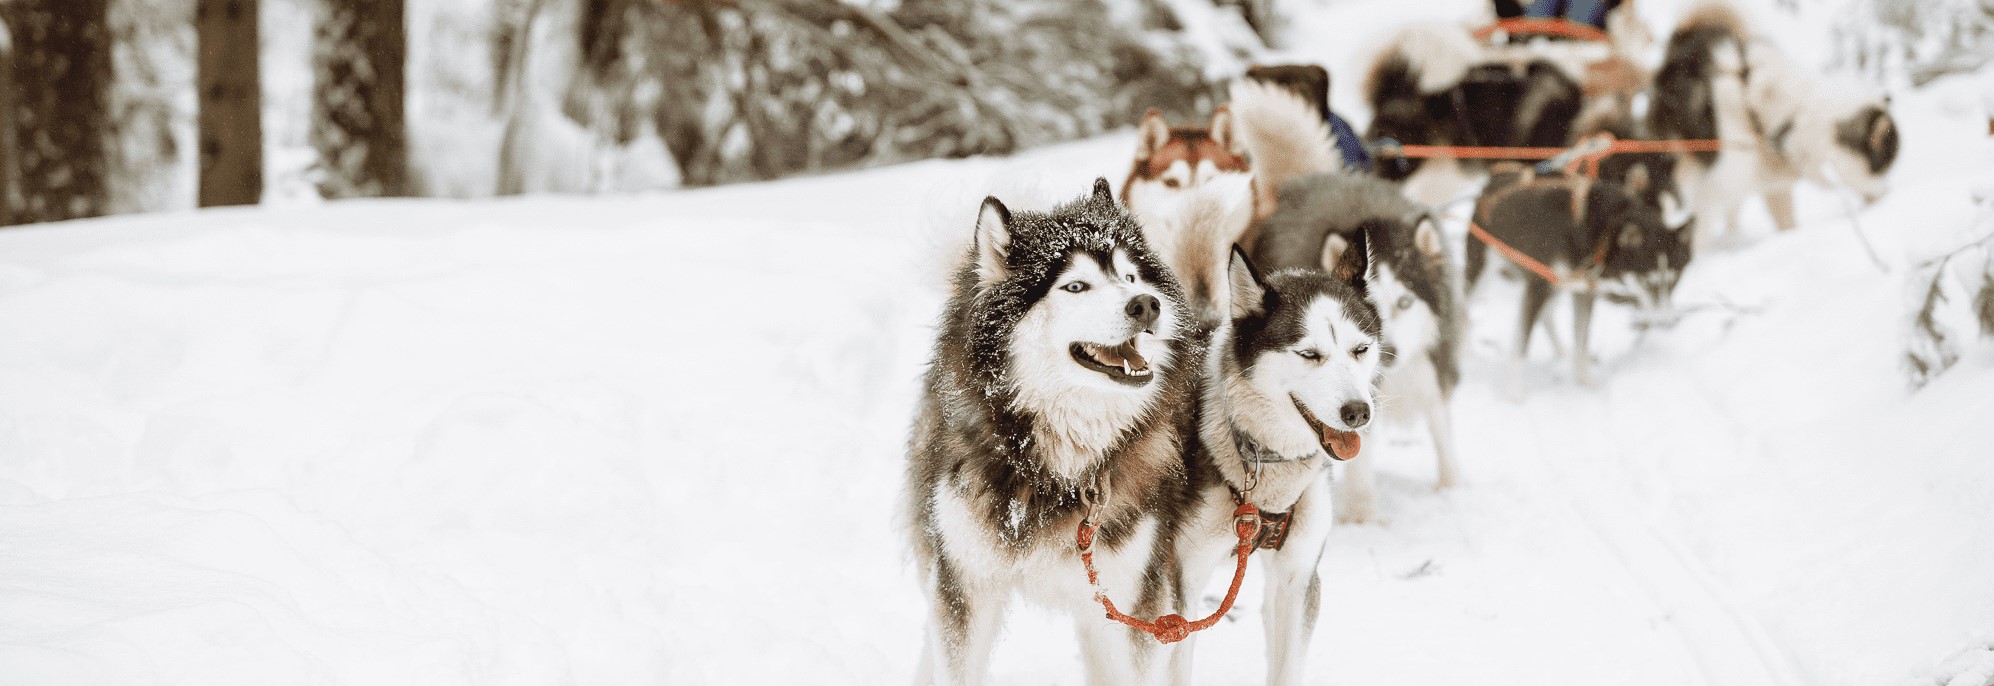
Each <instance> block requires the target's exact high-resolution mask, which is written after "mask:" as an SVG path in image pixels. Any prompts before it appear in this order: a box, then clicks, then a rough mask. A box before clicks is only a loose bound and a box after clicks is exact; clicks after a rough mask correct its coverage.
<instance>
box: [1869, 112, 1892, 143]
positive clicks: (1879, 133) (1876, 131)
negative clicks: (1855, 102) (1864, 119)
mask: <svg viewBox="0 0 1994 686" xmlns="http://www.w3.org/2000/svg"><path fill="white" fill-rule="evenodd" d="M1891 128H1892V127H1891V122H1890V113H1889V112H1885V111H1883V110H1881V109H1879V110H1877V111H1876V116H1874V117H1872V118H1871V119H1870V121H1869V150H1871V151H1877V150H1882V149H1883V143H1884V139H1885V138H1887V137H1888V136H1889V135H1890V129H1891Z"/></svg>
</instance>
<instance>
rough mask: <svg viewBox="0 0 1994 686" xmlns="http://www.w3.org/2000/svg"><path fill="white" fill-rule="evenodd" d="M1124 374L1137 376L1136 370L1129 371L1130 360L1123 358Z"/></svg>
mask: <svg viewBox="0 0 1994 686" xmlns="http://www.w3.org/2000/svg"><path fill="white" fill-rule="evenodd" d="M1122 376H1135V372H1132V371H1129V361H1128V360H1122Z"/></svg>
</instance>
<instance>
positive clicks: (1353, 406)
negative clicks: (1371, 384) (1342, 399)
mask: <svg viewBox="0 0 1994 686" xmlns="http://www.w3.org/2000/svg"><path fill="white" fill-rule="evenodd" d="M1369 423H1371V404H1370V403H1365V402H1358V401H1355V400H1352V401H1350V402H1347V403H1344V404H1343V424H1344V425H1345V426H1348V427H1350V428H1352V429H1355V428H1358V427H1362V426H1364V425H1365V424H1369Z"/></svg>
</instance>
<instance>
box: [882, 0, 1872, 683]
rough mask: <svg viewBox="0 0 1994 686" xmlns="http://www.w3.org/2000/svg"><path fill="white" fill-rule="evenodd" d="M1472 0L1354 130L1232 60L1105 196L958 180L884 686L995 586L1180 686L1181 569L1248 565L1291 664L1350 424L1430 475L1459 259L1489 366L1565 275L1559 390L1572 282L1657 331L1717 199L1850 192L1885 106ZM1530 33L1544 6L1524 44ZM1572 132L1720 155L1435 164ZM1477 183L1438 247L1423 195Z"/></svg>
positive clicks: (1136, 677) (1442, 440)
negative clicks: (1493, 318)
mask: <svg viewBox="0 0 1994 686" xmlns="http://www.w3.org/2000/svg"><path fill="white" fill-rule="evenodd" d="M1496 5H1497V10H1498V14H1499V15H1501V16H1503V17H1505V18H1511V17H1513V18H1514V19H1515V20H1521V22H1522V23H1517V22H1516V21H1506V22H1503V23H1500V24H1498V25H1497V27H1498V28H1507V29H1511V30H1509V31H1495V32H1492V33H1491V32H1488V31H1482V32H1474V31H1471V30H1470V29H1468V28H1463V27H1460V26H1452V25H1425V26H1412V27H1407V28H1405V29H1403V30H1402V31H1401V32H1400V33H1399V34H1398V35H1396V36H1393V37H1392V38H1390V39H1389V40H1387V41H1385V45H1386V46H1387V47H1386V48H1385V49H1384V50H1382V51H1381V52H1379V53H1378V54H1376V55H1375V56H1374V57H1373V58H1372V60H1371V61H1370V63H1369V65H1368V69H1367V71H1366V73H1365V75H1364V87H1363V92H1364V95H1365V98H1366V99H1367V100H1368V102H1369V105H1370V107H1371V110H1372V118H1371V121H1370V124H1369V127H1368V130H1367V131H1366V132H1365V134H1364V135H1363V136H1362V137H1361V138H1360V137H1359V136H1358V135H1357V133H1356V132H1355V130H1354V129H1352V128H1351V127H1350V126H1349V125H1348V124H1346V123H1344V122H1343V120H1342V119H1341V118H1340V117H1338V116H1336V115H1335V114H1334V113H1332V112H1331V111H1330V109H1329V105H1328V102H1329V100H1328V94H1329V78H1330V75H1329V73H1328V72H1327V71H1326V70H1324V69H1323V68H1321V67H1318V66H1312V65H1287V66H1270V67H1256V68H1254V69H1253V70H1251V71H1249V72H1248V73H1247V74H1246V75H1245V76H1244V77H1243V78H1240V79H1237V80H1236V81H1235V82H1234V83H1233V84H1232V85H1231V87H1230V92H1229V95H1230V101H1229V102H1228V103H1227V104H1225V105H1222V106H1219V107H1218V108H1216V110H1215V111H1214V112H1212V114H1211V116H1210V119H1209V121H1208V122H1207V125H1206V126H1204V127H1202V128H1199V127H1172V126H1170V125H1169V123H1168V122H1166V121H1165V120H1164V118H1163V117H1162V116H1161V115H1160V114H1157V113H1155V112H1154V111H1152V112H1151V113H1150V114H1149V115H1148V116H1146V117H1144V118H1143V119H1142V121H1141V122H1140V125H1139V132H1140V133H1139V139H1138V144H1137V149H1136V151H1135V155H1134V160H1133V163H1132V164H1131V167H1130V170H1129V173H1128V175H1127V177H1126V179H1125V180H1124V181H1123V182H1122V183H1121V185H1120V186H1119V189H1118V192H1117V189H1116V188H1115V187H1114V186H1112V185H1111V184H1110V183H1109V182H1108V181H1107V180H1106V179H1100V180H1097V181H1096V182H1095V184H1094V186H1093V188H1091V189H1088V190H1087V191H1086V192H1084V193H1080V194H1078V197H1076V198H1075V199H1073V200H1072V201H1070V202H1068V203H1066V204H1063V205H1060V206H1058V207H1056V208H1053V209H1051V210H1049V211H1044V212H1036V211H1024V210H1013V209H1011V208H1010V207H1008V206H1007V205H1006V204H1005V203H1004V202H1003V201H1002V200H1001V199H999V198H995V197H992V198H988V199H985V200H984V201H983V205H982V207H981V208H980V210H979V211H978V213H977V217H976V220H975V223H974V227H973V240H972V247H971V248H970V250H969V254H968V256H967V258H966V259H965V260H964V261H963V263H962V265H961V266H960V269H959V270H958V271H957V272H956V273H955V275H954V280H953V284H952V297H951V298H950V299H949V300H948V302H947V305H946V308H945V310H944V314H943V321H942V323H941V327H940V333H939V340H938V341H937V343H936V347H935V352H934V358H933V361H932V364H931V367H930V369H929V372H928V375H927V378H926V381H925V393H924V394H923V395H922V397H921V398H920V402H919V409H918V413H917V417H916V418H915V423H914V427H913V435H912V439H911V441H910V447H909V450H910V459H909V463H908V472H907V489H906V498H907V500H906V502H905V507H906V511H907V513H908V519H909V524H910V529H909V532H910V535H911V538H912V544H913V548H914V552H915V558H916V560H917V563H918V566H919V572H920V578H921V579H922V583H923V584H924V591H925V594H926V595H927V597H928V599H929V602H930V609H931V612H930V616H929V624H928V629H927V632H926V640H925V645H924V646H923V651H922V658H921V663H920V667H919V671H918V673H917V675H916V679H917V681H918V682H920V683H937V684H975V683H981V682H982V681H983V678H984V676H985V674H986V672H987V671H988V668H989V664H988V661H989V659H990V656H991V653H992V647H993V643H994V641H995V639H996V637H997V635H998V633H999V631H1000V629H1001V627H1002V625H1003V621H1004V615H1005V609H1006V607H1007V606H1008V605H1009V604H1010V603H1011V602H1013V601H1015V600H1018V599H1024V600H1027V601H1030V602H1035V603H1039V604H1043V605H1046V606H1049V607H1052V608H1056V609H1059V610H1063V611H1065V612H1068V613H1070V614H1071V616H1072V618H1073V621H1074V629H1075V633H1076V636H1077V639H1078V641H1079V643H1080V647H1081V653H1082V655H1083V658H1084V662H1085V665H1086V673H1087V674H1086V676H1087V680H1088V682H1089V683H1093V684H1132V683H1157V682H1163V681H1168V682H1170V683H1179V684H1182V683H1188V682H1189V680H1190V674H1191V669H1190V667H1191V660H1192V654H1193V651H1192V646H1193V644H1194V643H1195V642H1196V635H1195V633H1194V632H1195V631H1196V630H1197V629H1199V628H1202V627H1203V626H1206V625H1209V624H1210V622H1211V621H1212V620H1213V619H1214V618H1215V617H1216V615H1215V614H1213V611H1214V608H1212V607H1208V606H1207V603H1206V602H1205V599H1204V597H1203V593H1202V590H1203V589H1204V588H1205V587H1206V585H1207V583H1208V582H1209V581H1211V580H1212V578H1213V575H1214V574H1221V575H1227V576H1231V577H1232V586H1231V588H1232V590H1233V591H1234V592H1236V591H1237V589H1238V588H1239V585H1240V583H1241V578H1240V577H1241V576H1242V575H1243V574H1244V572H1245V570H1246V568H1247V567H1246V563H1245V560H1246V558H1247V556H1248V555H1249V554H1250V555H1252V556H1254V557H1258V558H1259V559H1260V563H1259V566H1260V567H1261V569H1262V570H1263V572H1264V581H1263V583H1264V584H1265V594H1264V597H1265V600H1264V606H1263V607H1264V609H1263V612H1262V613H1261V614H1262V617H1263V619H1264V622H1263V624H1264V631H1265V633H1266V641H1267V652H1266V656H1267V660H1268V669H1267V674H1268V681H1269V683H1273V684H1288V683H1296V682H1299V681H1301V680H1302V674H1303V668H1304V658H1305V654H1306V652H1307V646H1308V644H1309V636H1310V632H1311V630H1312V628H1313V625H1314V623H1315V619H1316V616H1317V614H1318V610H1319V602H1318V601H1319V598H1320V595H1321V585H1322V580H1321V578H1320V577H1319V576H1318V575H1317V573H1316V569H1317V566H1318V565H1317V563H1318V562H1319V561H1320V559H1321V557H1322V555H1323V553H1324V546H1325V542H1326V540H1327V534H1328V531H1329V529H1330V527H1331V525H1332V523H1333V522H1336V521H1339V520H1342V521H1363V520H1366V519H1369V518H1371V517H1373V515H1374V513H1373V508H1374V505H1373V503H1372V495H1371V491H1372V485H1371V479H1372V477H1371V474H1370V471H1371V468H1372V467H1371V463H1372V462H1374V461H1375V460H1374V459H1372V457H1371V456H1369V455H1367V454H1364V453H1363V449H1362V448H1363V442H1364V440H1363V436H1364V434H1365V432H1367V431H1368V430H1369V429H1370V427H1372V426H1374V425H1376V424H1379V423H1381V422H1392V423H1408V424H1423V425H1424V426H1425V427H1426V430H1427V431H1428V432H1429V433H1430V434H1431V438H1432V445H1433V448H1434V452H1435V453H1436V458H1437V460H1438V463H1439V464H1438V470H1437V474H1438V479H1437V481H1438V483H1437V484H1436V486H1437V487H1439V488H1447V487H1449V486H1452V485H1454V484H1456V483H1457V482H1458V481H1459V480H1460V478H1461V477H1460V473H1459V469H1458V468H1457V467H1456V465H1455V461H1454V460H1455V455H1454V453H1455V450H1456V446H1455V444H1454V440H1453V436H1452V419H1451V417H1450V411H1449V397H1450V396H1451V395H1452V393H1453V390H1454V388H1455V386H1456V384H1457V383H1458V381H1459V378H1460V360H1459V358H1460V349H1461V346H1462V344H1463V338H1464V331H1465V327H1466V321H1465V315H1464V306H1463V300H1464V297H1465V294H1466V293H1467V292H1468V291H1469V289H1471V288H1472V287H1473V286H1474V283H1475V281H1476V280H1477V278H1478V277H1479V276H1480V274H1481V273H1482V272H1483V271H1486V270H1487V267H1488V265H1489V264H1490V262H1491V261H1494V262H1495V263H1497V264H1513V265H1517V266H1518V267H1519V271H1520V272H1521V278H1522V280H1523V282H1524V284H1525V286H1524V289H1523V299H1522V303H1521V305H1520V307H1519V314H1518V317H1517V319H1516V320H1515V339H1514V340H1515V342H1514V347H1513V349H1512V352H1511V354H1512V358H1513V359H1512V361H1513V363H1514V364H1515V365H1519V366H1520V365H1521V363H1522V360H1523V355H1524V352H1525V350H1526V349H1527V346H1528V344H1529V342H1530V337H1531V333H1532V330H1533V329H1534V328H1536V327H1537V326H1538V324H1539V316H1540V314H1541V311H1542V309H1543V308H1544V306H1545V304H1546V302H1547V301H1549V300H1550V298H1551V296H1552V295H1553V294H1555V293H1558V292H1563V293H1564V294H1566V295H1567V296H1569V299H1570V300H1571V302H1572V305H1573V315H1574V316H1573V317H1572V320H1573V323H1574V328H1575V330H1574V331H1573V332H1572V333H1573V336H1572V340H1573V342H1574V346H1573V349H1572V350H1571V351H1569V352H1568V353H1566V355H1567V356H1568V357H1570V358H1571V359H1572V360H1573V362H1574V365H1575V369H1574V372H1575V378H1576V379H1577V380H1579V381H1580V382H1586V381H1587V380H1588V379H1589V377H1590V374H1591V371H1590V370H1589V369H1588V365H1589V359H1590V358H1589V353H1588V352H1587V329H1588V326H1589V315H1590V312H1591V310H1592V308H1593V306H1594V303H1595V300H1596V299H1598V298H1599V297H1601V296H1604V297H1605V298H1606V299H1607V300H1609V301H1613V302H1621V303H1625V304H1629V305H1631V306H1632V307H1633V308H1634V309H1635V311H1636V313H1637V316H1636V323H1637V325H1640V326H1654V325H1667V324H1668V323H1669V319H1670V312H1671V308H1672V305H1671V302H1670V294H1671V293H1672V291H1673V290H1674V288H1675V284H1676V282H1677V280H1678V279H1679V278H1680V276H1681V275H1682V274H1683V272H1684V270H1685V269H1686V268H1687V266H1688V264H1689V262H1690V258H1691V257H1692V256H1693V255H1694V254H1696V252H1698V251H1699V250H1707V249H1709V248H1710V247H1711V246H1713V245H1717V244H1719V241H1720V240H1722V239H1724V238H1725V237H1726V236H1727V235H1728V233H1729V232H1730V231H1731V228H1730V227H1731V226H1732V225H1733V224H1734V223H1735V219H1736V214H1737V212H1738V210H1739V207H1740V206H1741V204H1742V203H1743V202H1744V200H1745V199H1746V198H1747V196H1749V195H1759V196H1760V197H1762V198H1763V199H1764V202H1765V203H1766V206H1767V208H1768V209H1769V210H1770V213H1771V214H1772V216H1773V217H1774V219H1775V221H1776V223H1777V224H1778V225H1779V227H1780V228H1781V229H1788V228H1791V227H1792V225H1793V223H1794V220H1793V208H1792V188H1793V186H1794V184H1795V183H1796V182H1797V181H1798V180H1799V179H1801V178H1807V179H1811V180H1815V181H1819V182H1822V183H1826V184H1832V185H1835V186H1839V187H1841V188H1845V189H1849V190H1851V191H1853V192H1855V193H1858V194H1860V195H1861V196H1862V197H1863V198H1864V199H1866V200H1871V201H1873V200H1875V199H1876V198H1877V197H1878V196H1880V195H1881V194H1882V193H1883V191H1884V176H1885V173H1886V172H1887V171H1888V170H1889V167H1890V165H1891V162H1892V161H1893V159H1894V157H1895V153H1896V147H1897V132H1896V129H1895V124H1894V123H1893V121H1892V120H1891V118H1890V115H1889V114H1888V111H1887V108H1886V106H1887V102H1886V101H1885V100H1883V99H1881V98H1878V97H1858V96H1857V95H1855V94H1853V91H1844V90H1838V88H1840V86H1838V85H1837V84H1831V83H1828V82H1826V81H1824V80H1821V79H1816V78H1813V77H1811V76H1808V75H1805V74H1803V73H1801V71H1800V70H1799V69H1798V68H1797V67H1796V66H1795V65H1794V64H1793V63H1792V62H1790V61H1789V60H1788V59H1787V58H1786V57H1785V56H1784V55H1782V54H1781V53H1780V52H1779V51H1778V49H1777V48H1775V47H1773V46H1772V45H1770V44H1768V43H1766V42H1764V41H1762V40H1760V39H1758V38H1756V37H1755V36H1754V35H1753V34H1752V33H1751V32H1750V30H1749V28H1748V27H1747V26H1746V25H1745V24H1744V23H1743V22H1741V21H1740V20H1739V18H1738V16H1737V15H1736V14H1734V13H1732V12H1730V11H1728V10H1726V9H1725V8H1723V7H1721V6H1709V7H1704V8H1701V9H1698V10H1696V11H1693V12H1692V13H1690V14H1689V15H1688V16H1687V17H1686V18H1685V19H1683V20H1682V22H1681V23H1680V24H1679V25H1678V26H1677V27H1675V29H1674V31H1673V33H1672V35H1670V36H1669V37H1668V42H1667V45H1666V51H1665V55H1666V57H1665V59H1664V60H1663V62H1662V63H1661V64H1659V65H1653V66H1649V65H1642V64H1640V63H1639V62H1638V61H1637V60H1636V59H1635V56H1636V55H1638V54H1641V53H1643V52H1644V49H1645V48H1647V47H1649V43H1650V42H1651V41H1652V37H1651V36H1650V34H1648V33H1647V32H1646V30H1645V28H1644V27H1642V26H1641V24H1640V22H1639V21H1638V19H1635V18H1633V13H1632V8H1631V6H1629V5H1623V4H1621V3H1615V2H1588V1H1587V0H1565V1H1563V2H1559V1H1555V0H1540V2H1536V3H1532V4H1531V5H1530V6H1528V7H1524V6H1520V5H1518V4H1516V3H1505V2H1497V3H1496ZM1546 16H1551V17H1564V18H1565V19H1566V21H1564V22H1552V23H1545V22H1543V21H1542V19H1541V18H1542V17H1546ZM1533 22H1534V23H1533ZM1546 26H1549V27H1552V28H1554V29H1558V27H1566V28H1564V29H1558V30H1559V31H1560V32H1562V35H1557V36H1550V37H1543V36H1537V37H1533V36H1529V35H1522V34H1525V33H1530V32H1534V31H1536V30H1537V29H1541V28H1543V27H1546ZM1574 28H1575V29H1576V30H1572V29H1574ZM1587 29H1592V30H1591V31H1587ZM1597 134H1611V136H1613V137H1614V140H1627V141H1717V142H1718V144H1717V145H1715V146H1713V147H1706V148H1702V149H1693V148H1691V147H1689V146H1683V147H1681V148H1679V149H1677V148H1667V147H1660V148H1655V147H1650V148H1646V150H1649V151H1647V152H1631V153H1616V154H1609V155H1600V154H1598V153H1597V152H1595V153H1593V154H1590V155H1589V156H1588V157H1587V159H1585V160H1582V161H1583V162H1585V163H1584V164H1576V163H1575V164H1567V162H1574V161H1575V160H1570V159H1564V158H1565V157H1570V156H1569V155H1567V156H1560V158H1559V159H1553V160H1550V161H1549V162H1543V161H1541V160H1524V161H1520V162H1519V161H1515V160H1491V159H1488V157H1490V156H1484V155H1477V154H1468V152H1463V151H1469V152H1472V151H1476V150H1485V149H1496V150H1497V151H1498V152H1500V151H1501V150H1515V149H1527V148H1538V149H1542V148H1573V149H1575V150H1580V151H1581V152H1583V149H1584V148H1585V146H1586V145H1589V143H1587V141H1600V140H1607V139H1602V138H1597V137H1596V135H1597ZM1574 146H1577V147H1576V148H1574ZM1415 150H1426V151H1439V152H1440V153H1441V154H1437V155H1435V154H1429V155H1414V154H1412V152H1413V151H1415ZM1657 150H1658V151H1657ZM1450 153H1460V154H1450ZM1478 186H1479V193H1478V197H1476V199H1475V202H1474V205H1473V209H1472V212H1471V213H1470V217H1469V222H1468V224H1469V226H1470V231H1469V236H1468V237H1467V238H1466V239H1465V241H1464V242H1461V243H1460V244H1458V245H1456V244H1450V243H1451V242H1450V239H1449V238H1448V234H1447V232H1445V231H1443V230H1442V226H1441V224H1442V214H1441V212H1440V211H1439V210H1438V209H1436V208H1437V207H1438V206H1440V205H1442V204H1445V203H1447V202H1448V201H1450V200H1452V199H1453V198H1454V197H1455V196H1457V195H1460V194H1463V193H1469V192H1473V191H1476V189H1477V187H1478ZM1454 240H1455V241H1460V240H1461V239H1458V238H1457V239H1454ZM1457 253H1458V254H1457ZM1553 339H1554V340H1556V337H1555V336H1553ZM1332 463H1335V464H1340V465H1342V466H1343V470H1342V471H1343V473H1342V474H1341V476H1339V477H1338V478H1336V479H1335V482H1334V485H1332V480H1331V476H1330V474H1331V470H1330V465H1331V464H1332ZM1230 602H1231V596H1230V595H1228V597H1227V599H1226V601H1225V603H1224V604H1225V605H1229V604H1230ZM1220 611H1222V608H1221V609H1220ZM1200 618H1203V619H1202V620H1201V619H1200Z"/></svg>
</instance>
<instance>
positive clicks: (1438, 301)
mask: <svg viewBox="0 0 1994 686" xmlns="http://www.w3.org/2000/svg"><path fill="white" fill-rule="evenodd" d="M1260 231H1261V239H1260V244H1259V245H1258V246H1257V247H1256V248H1255V249H1254V251H1253V257H1254V261H1255V263H1256V264H1261V265H1265V266H1266V267H1267V268H1268V269H1286V268H1295V267H1315V268H1321V269H1329V268H1330V267H1331V266H1332V265H1333V264H1334V260H1335V259H1337V256H1338V255H1339V254H1341V253H1342V252H1343V251H1344V250H1345V249H1346V246H1347V245H1348V244H1349V242H1350V240H1351V239H1352V237H1362V238H1363V239H1364V240H1365V241H1366V242H1367V243H1368V244H1369V245H1370V252H1371V258H1372V259H1371V262H1370V267H1371V271H1370V274H1369V284H1370V292H1371V294H1372V296H1373V298H1374V299H1375V300H1376V302H1377V303H1378V310H1379V312H1380V313H1381V314H1382V316H1383V318H1384V346H1385V354H1384V356H1383V360H1384V377H1383V380H1382V386H1381V388H1380V394H1381V396H1382V397H1383V401H1382V403H1383V405H1382V407H1381V408H1380V414H1381V416H1382V417H1385V418H1388V419H1390V420H1392V421H1397V422H1410V421H1417V420H1422V419H1423V420H1425V422H1426V428H1427V431H1428V432H1429V433H1430V435H1431V436H1432V439H1433V448H1434V455H1435V457H1436V458H1437V459H1438V460H1439V467H1438V478H1437V480H1436V484H1435V485H1436V487H1438V488H1443V489H1444V488H1449V487H1452V486H1453V485H1454V484H1455V483H1457V482H1458V481H1459V478H1460V476H1459V475H1460V471H1459V469H1458V468H1457V467H1456V465H1455V462H1454V432H1453V417H1452V412H1451V411H1450V410H1449V402H1450V399H1451V398H1452V396H1453V393H1454V386H1455V385H1456V384H1458V383H1459V381H1460V378H1461V373H1460V362H1459V352H1458V346H1459V343H1460V340H1461V335H1462V330H1463V329H1464V328H1465V317H1464V315H1463V312H1462V309H1461V306H1460V295H1459V290H1460V279H1459V277H1458V276H1457V275H1456V274H1455V273H1454V270H1453V267H1452V263H1451V261H1450V259H1449V257H1448V254H1447V252H1448V251H1447V249H1446V244H1445V241H1444V240H1443V237H1442V234H1441V232H1440V225H1439V222H1438V220H1437V219H1436V218H1435V217H1434V216H1433V215H1432V214H1431V213H1430V212H1428V211H1427V210H1426V209H1425V208H1423V207H1420V206H1419V205H1417V204H1415V203H1413V202H1412V201H1410V200H1407V199H1405V197H1404V196H1402V195H1400V194H1399V193H1398V189H1396V188H1394V187H1393V186H1392V184H1391V183H1390V182H1387V181H1384V180H1382V179H1378V178H1376V177H1365V176H1355V175H1350V174H1316V175H1310V176H1305V177H1302V178H1300V179H1296V180H1293V181H1290V182H1288V184H1287V185H1286V186H1284V187H1283V188H1282V189H1281V206H1280V208H1279V209H1277V210H1276V211H1275V212H1274V214H1273V215H1270V216H1269V217H1268V218H1267V220H1266V221H1264V222H1262V223H1261V226H1260ZM1375 459H1376V458H1375V456H1373V457H1372V458H1367V459H1363V460H1356V461H1353V462H1351V463H1350V464H1349V467H1348V469H1347V470H1346V471H1345V477H1346V478H1345V479H1343V480H1342V481H1340V482H1338V489H1337V506H1338V513H1339V515H1340V518H1341V519H1343V520H1345V521H1354V522H1362V521H1367V520H1369V519H1371V518H1372V517H1373V508H1372V504H1373V502H1374V501H1375V496H1374V492H1375V485H1374V482H1375V479H1376V477H1375V475H1374V470H1375V467H1373V466H1372V465H1373V462H1374V461H1375Z"/></svg>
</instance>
